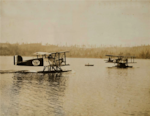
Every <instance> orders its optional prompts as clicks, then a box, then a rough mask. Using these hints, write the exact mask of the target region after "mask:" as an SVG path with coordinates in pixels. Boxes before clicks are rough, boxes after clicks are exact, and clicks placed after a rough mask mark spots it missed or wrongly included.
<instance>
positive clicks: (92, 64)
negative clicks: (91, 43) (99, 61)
mask: <svg viewBox="0 0 150 116" xmlns="http://www.w3.org/2000/svg"><path fill="white" fill-rule="evenodd" d="M85 66H94V64H85Z"/></svg>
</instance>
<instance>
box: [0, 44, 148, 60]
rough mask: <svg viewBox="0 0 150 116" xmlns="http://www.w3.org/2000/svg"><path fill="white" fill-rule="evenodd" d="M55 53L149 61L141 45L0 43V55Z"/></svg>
mask: <svg viewBox="0 0 150 116" xmlns="http://www.w3.org/2000/svg"><path fill="white" fill-rule="evenodd" d="M57 51H70V53H68V55H67V56H68V57H82V58H85V57H86V58H104V57H105V55H106V54H112V55H128V56H129V55H131V56H135V57H137V58H143V59H150V45H141V46H133V47H121V46H110V47H108V46H107V47H106V46H100V47H96V46H92V45H91V46H89V45H88V46H86V45H82V46H78V45H72V46H67V45H66V46H58V45H51V44H46V45H42V44H41V43H30V44H28V43H22V44H18V43H16V44H10V43H0V55H1V56H2V55H16V54H18V55H22V56H31V55H33V53H34V52H57Z"/></svg>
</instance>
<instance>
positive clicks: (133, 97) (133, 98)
mask: <svg viewBox="0 0 150 116" xmlns="http://www.w3.org/2000/svg"><path fill="white" fill-rule="evenodd" d="M26 59H30V57H26ZM67 61H68V63H70V65H71V66H68V67H63V69H65V68H66V69H70V70H72V71H71V72H67V73H62V74H45V75H44V74H36V73H29V74H13V73H4V74H0V116H150V60H139V59H138V60H136V62H137V63H136V64H131V65H132V66H133V68H127V69H119V68H108V67H111V66H113V65H114V64H107V63H105V61H104V59H86V58H67ZM88 63H90V64H94V66H93V67H86V66H85V64H88ZM0 70H16V71H17V70H42V67H40V68H35V67H21V66H20V67H19V66H14V65H13V57H12V56H11V57H10V56H9V57H5V56H1V57H0Z"/></svg>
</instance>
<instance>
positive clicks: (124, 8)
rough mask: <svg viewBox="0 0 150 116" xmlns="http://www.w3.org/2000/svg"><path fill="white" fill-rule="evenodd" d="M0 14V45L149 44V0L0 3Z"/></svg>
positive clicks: (55, 0)
mask: <svg viewBox="0 0 150 116" xmlns="http://www.w3.org/2000/svg"><path fill="white" fill-rule="evenodd" d="M0 11H1V12H0V27H1V28H0V43H3V42H9V43H23V42H24V43H42V44H46V43H48V44H58V45H66V44H67V45H75V44H77V45H83V44H84V45H96V46H100V45H122V46H135V45H143V44H145V45H148V44H150V0H147V1H146V0H145V1H144V0H109V1H107V0H105V1H102V0H92V1H90V0H80V1H79V0H11V1H10V0H1V2H0Z"/></svg>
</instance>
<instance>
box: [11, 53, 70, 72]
mask: <svg viewBox="0 0 150 116" xmlns="http://www.w3.org/2000/svg"><path fill="white" fill-rule="evenodd" d="M68 52H69V51H63V52H54V53H48V52H36V53H34V55H36V56H37V57H36V58H34V59H29V60H25V61H23V58H22V56H20V55H15V56H14V65H17V66H34V67H36V66H37V67H38V66H44V68H43V71H38V73H55V72H68V71H70V70H66V71H63V70H62V68H61V67H62V66H69V64H67V63H66V53H68ZM44 61H46V62H48V63H47V64H48V65H44ZM46 69H47V70H46Z"/></svg>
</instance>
